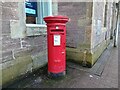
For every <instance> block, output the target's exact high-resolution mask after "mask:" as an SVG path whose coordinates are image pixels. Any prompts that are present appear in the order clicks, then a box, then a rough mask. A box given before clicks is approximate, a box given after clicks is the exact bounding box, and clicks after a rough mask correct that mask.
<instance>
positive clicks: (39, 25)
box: [25, 0, 52, 27]
mask: <svg viewBox="0 0 120 90" xmlns="http://www.w3.org/2000/svg"><path fill="white" fill-rule="evenodd" d="M47 2H48V5H49V6H48V9H49V11H48V16H52V0H48V1H47ZM41 3H44V0H37V13H38V16H37V17H36V24H30V23H26V26H27V27H47V26H46V24H43V22H44V21H43V20H41V19H42V18H43V16H42V15H41V14H40V13H41V12H42V14H43V13H44V12H45V11H44V8H42V11H41V10H40V8H39V7H41V6H40V4H41ZM25 17H26V13H25ZM38 21H40V22H38ZM39 23H40V24H39Z"/></svg>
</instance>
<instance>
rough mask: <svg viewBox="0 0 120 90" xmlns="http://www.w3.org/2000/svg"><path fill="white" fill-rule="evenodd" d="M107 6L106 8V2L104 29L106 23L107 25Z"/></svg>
mask: <svg viewBox="0 0 120 90" xmlns="http://www.w3.org/2000/svg"><path fill="white" fill-rule="evenodd" d="M107 6H108V2H106V4H105V12H104V27H106V23H107Z"/></svg>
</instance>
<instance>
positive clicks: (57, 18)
mask: <svg viewBox="0 0 120 90" xmlns="http://www.w3.org/2000/svg"><path fill="white" fill-rule="evenodd" d="M43 19H44V21H45V22H46V23H47V24H48V23H67V22H68V20H69V18H68V17H67V16H61V15H59V16H48V17H44V18H43Z"/></svg>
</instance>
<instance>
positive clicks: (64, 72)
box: [48, 71, 66, 78]
mask: <svg viewBox="0 0 120 90" xmlns="http://www.w3.org/2000/svg"><path fill="white" fill-rule="evenodd" d="M65 74H66V71H63V72H60V73H52V72H49V71H48V75H49V76H50V77H52V78H57V77H62V76H65Z"/></svg>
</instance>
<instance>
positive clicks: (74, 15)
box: [58, 2, 112, 67]
mask: <svg viewBox="0 0 120 90" xmlns="http://www.w3.org/2000/svg"><path fill="white" fill-rule="evenodd" d="M58 13H59V14H61V15H67V16H68V17H69V18H70V19H71V20H70V21H69V22H68V24H67V59H68V60H72V61H77V62H79V63H81V64H84V63H83V62H86V63H87V66H89V67H92V65H93V64H94V63H95V62H96V61H97V59H98V58H99V56H100V55H101V54H102V52H103V51H104V50H105V48H106V47H107V45H108V44H109V42H110V32H111V23H112V3H111V2H108V5H107V12H106V17H107V18H106V26H105V27H104V18H105V15H104V14H105V2H93V3H92V2H91V3H90V2H59V4H58Z"/></svg>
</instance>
